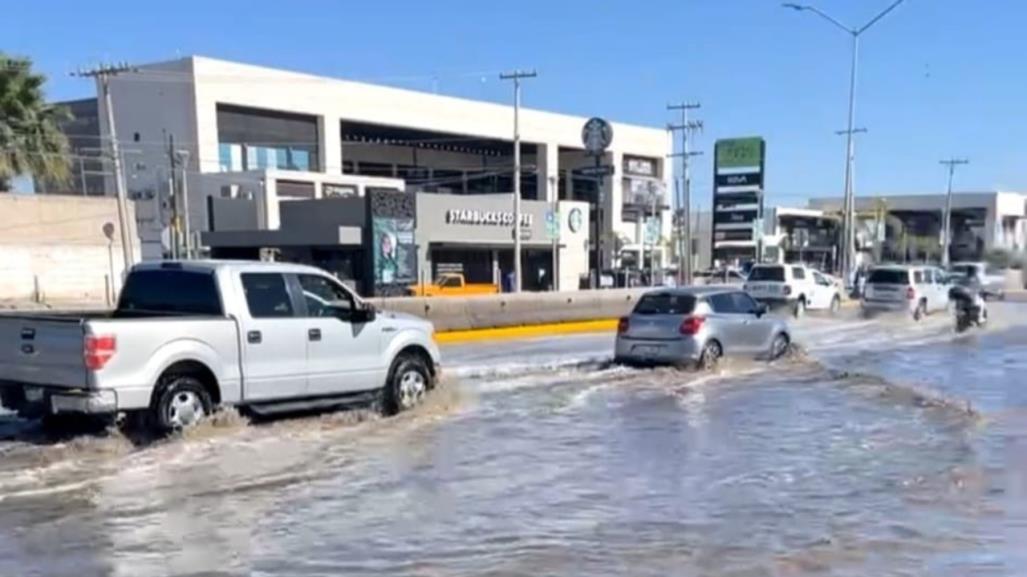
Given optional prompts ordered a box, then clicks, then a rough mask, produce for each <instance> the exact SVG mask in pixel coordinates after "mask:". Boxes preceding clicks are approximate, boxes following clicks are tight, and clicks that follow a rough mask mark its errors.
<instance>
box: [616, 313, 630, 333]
mask: <svg viewBox="0 0 1027 577" xmlns="http://www.w3.org/2000/svg"><path fill="white" fill-rule="evenodd" d="M630 326H631V323H630V322H629V321H628V317H621V318H620V320H619V321H617V334H621V335H622V334H624V333H626V332H628V327H630Z"/></svg>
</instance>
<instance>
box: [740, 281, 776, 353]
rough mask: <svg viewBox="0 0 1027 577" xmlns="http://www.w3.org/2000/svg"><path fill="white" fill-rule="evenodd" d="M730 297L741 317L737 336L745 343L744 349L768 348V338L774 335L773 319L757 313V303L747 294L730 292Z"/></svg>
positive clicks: (753, 350)
mask: <svg viewBox="0 0 1027 577" xmlns="http://www.w3.org/2000/svg"><path fill="white" fill-rule="evenodd" d="M731 298H733V299H734V301H735V308H736V309H737V310H738V311H739V317H740V318H743V321H742V329H741V331H740V333H741V335H740V337H739V338H740V339H741V340H742V342H743V343H744V344H745V347H746V350H748V351H751V352H761V351H764V350H767V349H769V348H770V340H771V339H772V338H773V336H774V335H773V329H774V321H772V320H770V319H769V318H767V316H766V315H761V314H760V313H759V310H760V305H759V303H757V302H756V301H755V299H753V298H752V297H751V296H749V295H748V294H746V293H744V292H736V293H732V295H731Z"/></svg>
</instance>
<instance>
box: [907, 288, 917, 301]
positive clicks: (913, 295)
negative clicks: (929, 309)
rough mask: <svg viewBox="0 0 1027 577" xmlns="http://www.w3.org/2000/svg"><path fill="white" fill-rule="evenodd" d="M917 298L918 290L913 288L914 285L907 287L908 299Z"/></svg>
mask: <svg viewBox="0 0 1027 577" xmlns="http://www.w3.org/2000/svg"><path fill="white" fill-rule="evenodd" d="M915 298H916V291H915V290H913V287H907V288H906V300H913V299H915Z"/></svg>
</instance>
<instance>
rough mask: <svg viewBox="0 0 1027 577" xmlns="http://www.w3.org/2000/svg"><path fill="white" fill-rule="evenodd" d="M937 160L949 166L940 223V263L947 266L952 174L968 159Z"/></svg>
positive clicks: (949, 242)
mask: <svg viewBox="0 0 1027 577" xmlns="http://www.w3.org/2000/svg"><path fill="white" fill-rule="evenodd" d="M939 162H940V163H941V164H944V165H947V166H948V167H949V187H948V192H947V193H946V194H945V216H944V218H943V219H942V225H941V234H942V239H944V240H943V241H942V249H941V264H942V266H945V267H947V266H949V249H950V247H951V246H952V176H953V175H954V174H955V172H956V166H957V165H960V164H970V161H969V160H967V159H965V158H950V159H948V160H942V161H939Z"/></svg>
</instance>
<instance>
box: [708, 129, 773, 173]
mask: <svg viewBox="0 0 1027 577" xmlns="http://www.w3.org/2000/svg"><path fill="white" fill-rule="evenodd" d="M716 150H717V169H721V168H759V167H760V166H762V165H763V139H762V138H760V137H758V136H752V137H749V138H728V139H725V140H718V141H717V145H716Z"/></svg>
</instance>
